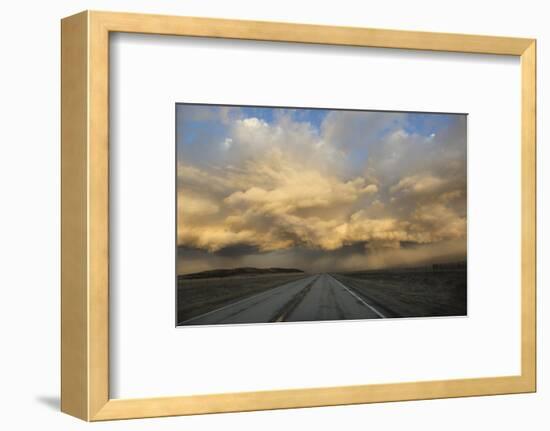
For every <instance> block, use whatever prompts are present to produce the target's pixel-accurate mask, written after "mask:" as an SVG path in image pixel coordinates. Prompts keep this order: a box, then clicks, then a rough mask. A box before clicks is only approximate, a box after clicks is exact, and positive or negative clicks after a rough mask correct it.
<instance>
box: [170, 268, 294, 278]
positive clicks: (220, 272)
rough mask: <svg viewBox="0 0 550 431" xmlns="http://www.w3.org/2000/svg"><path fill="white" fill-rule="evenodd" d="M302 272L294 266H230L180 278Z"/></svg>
mask: <svg viewBox="0 0 550 431" xmlns="http://www.w3.org/2000/svg"><path fill="white" fill-rule="evenodd" d="M301 272H304V271H302V270H301V269H296V268H252V267H244V268H230V269H211V270H209V271H201V272H194V273H192V274H184V275H180V276H179V277H180V278H186V279H194V278H217V277H234V276H239V275H263V274H292V273H301Z"/></svg>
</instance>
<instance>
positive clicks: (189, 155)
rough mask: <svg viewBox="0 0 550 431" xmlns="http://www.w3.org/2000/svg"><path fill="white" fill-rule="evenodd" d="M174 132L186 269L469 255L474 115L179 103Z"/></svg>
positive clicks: (391, 262)
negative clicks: (470, 122) (469, 133)
mask: <svg viewBox="0 0 550 431" xmlns="http://www.w3.org/2000/svg"><path fill="white" fill-rule="evenodd" d="M176 133H177V164H178V166H177V184H178V187H177V194H178V195H177V211H178V227H177V240H178V246H179V247H180V250H186V252H185V253H183V255H185V256H187V262H186V263H185V264H184V265H183V266H184V267H185V271H184V272H191V271H193V270H198V269H208V268H213V267H220V266H235V265H240V264H249V265H254V266H273V265H280V266H282V265H285V266H300V267H302V269H305V270H315V271H319V270H340V269H346V270H352V269H367V268H381V267H385V266H399V265H417V264H423V263H433V262H436V261H441V260H442V259H443V260H444V259H448V260H456V259H464V258H465V254H466V116H465V115H449V114H420V113H392V112H368V111H330V110H324V111H323V110H289V109H277V108H233V107H232V108H228V107H215V106H204V105H178V109H177V128H176ZM192 250H194V252H191V251H192ZM197 256H199V257H200V258H199V257H197Z"/></svg>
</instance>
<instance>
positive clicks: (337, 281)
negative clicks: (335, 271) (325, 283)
mask: <svg viewBox="0 0 550 431" xmlns="http://www.w3.org/2000/svg"><path fill="white" fill-rule="evenodd" d="M327 275H328V276H329V277H330V278H332V279H333V280H334V281H335V282H336V283H338V284H339V285H340V286H342V287H343V288H344V289H346V290H347V291H348V293H349V294H350V295H352V296H353V297H355V299H357V300H358V301H359V302H361V304H363V305H364V306H366V307H368V308H370V309H371V310H372V311H374V312H375V313H376V314H377V315H378V316H380V317H381V318H382V319H385V318H386V316H384V315H383V314H382V313H380V311H378V310H377V309H376V308H374V307H373V306H372V305H370V304H369V303H367V302H365V300H364V299H363V298H361V297H359V296H358V295H357V294H355V293H354V292H352V291H351V290H349V289H348V288H347V287H346V286H345V285H344V284H343V283H341V282H340V281H339V280H337V279H336V278H334V277H333V276H332V275H330V274H327Z"/></svg>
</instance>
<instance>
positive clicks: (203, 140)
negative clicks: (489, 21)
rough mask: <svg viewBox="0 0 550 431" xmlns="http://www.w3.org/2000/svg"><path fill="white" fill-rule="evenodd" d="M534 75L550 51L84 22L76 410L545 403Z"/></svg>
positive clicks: (77, 185) (70, 189) (192, 25)
mask: <svg viewBox="0 0 550 431" xmlns="http://www.w3.org/2000/svg"><path fill="white" fill-rule="evenodd" d="M535 57H536V45H535V41H534V40H533V39H520V38H508V37H493V36H473V35H453V34H441V33H422V32H407V31H396V30H376V29H362V28H345V27H328V26H314V25H302V24H286V23H269V22H252V21H234V20H220V19H207V18H189V17H174V16H158V15H140V14H126V13H111V12H89V11H87V12H82V13H80V14H77V15H74V16H71V17H68V18H65V19H63V20H62V286H61V289H62V291H61V293H62V382H61V393H62V406H61V408H62V410H63V411H64V412H66V413H69V414H71V415H73V416H76V417H78V418H81V419H84V420H89V421H96V420H110V419H125V418H140V417H156V416H170V415H186V414H201V413H215V412H230V411H249V410H261V409H278V408H293V407H312V406H327V405H341V404H355V403H369V402H382V401H401V400H418V399H431V398H443V397H460V396H473V395H493V394H512V393H524V392H533V391H535V390H536V369H535V364H536V316H535V310H536V301H535V293H536V286H535V267H536V256H535V250H536V244H535V217H536V202H535V141H536V139H535V135H536V133H535V131H536V124H535V108H536V92H535V70H536V62H535ZM496 221H498V222H496ZM503 229H505V231H504V232H503ZM503 268H505V270H503ZM488 340H490V343H489V342H488ZM266 370H269V372H267V371H266Z"/></svg>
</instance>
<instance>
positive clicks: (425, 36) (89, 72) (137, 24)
mask: <svg viewBox="0 0 550 431" xmlns="http://www.w3.org/2000/svg"><path fill="white" fill-rule="evenodd" d="M61 31H62V42H61V54H62V55H61V75H62V80H61V83H62V85H61V102H62V109H61V118H62V124H61V131H62V134H61V168H62V172H61V193H62V205H61V215H62V238H61V246H62V256H61V261H62V268H61V274H62V277H61V312H62V316H61V360H62V363H61V410H62V411H63V412H65V413H68V414H70V415H73V416H75V417H77V418H80V419H83V420H86V421H100V420H112V419H128V418H145V417H159V416H173V415H189V414H204V413H216V412H236V411H251V410H264V409H283V408H296V407H313V406H329V405H343V404H359V403H372V402H383V401H401V400H419V399H433V398H447V397H465V396H476V395H495V394H512V393H526V392H534V391H536V274H535V270H536V190H535V186H536V171H535V168H536V42H535V40H534V39H523V38H510V37H492V36H474V35H460V34H443V33H425V32H409V31H395V30H379V29H366V28H347V27H331V26H317V25H302V24H287V23H274V22H256V21H236V20H223V19H209V18H190V17H176V16H160V15H142V14H127V13H111V12H94V11H85V12H82V13H79V14H77V15H73V16H70V17H67V18H64V19H63V20H62V21H61ZM111 32H128V33H145V34H157V35H179V36H200V37H212V38H227V39H249V40H261V41H284V42H299V43H311V44H328V45H348V46H365V47H383V48H400V49H414V50H431V51H447V52H462V53H483V54H502V55H512V56H518V57H520V59H521V83H522V84H521V182H522V183H521V206H522V208H521V218H522V221H521V244H522V245H521V374H520V375H516V376H502V377H487V378H474V379H458V380H441V381H420V382H412V383H410V382H407V383H393V384H369V385H361V384H358V385H354V386H342V387H327V388H308V389H291V390H266V391H260V392H241V393H224V394H208V395H197V396H179V397H161V398H145V399H111V398H110V396H109V246H108V244H109V208H108V202H109V175H108V174H109V34H110V33H111Z"/></svg>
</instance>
